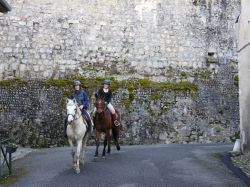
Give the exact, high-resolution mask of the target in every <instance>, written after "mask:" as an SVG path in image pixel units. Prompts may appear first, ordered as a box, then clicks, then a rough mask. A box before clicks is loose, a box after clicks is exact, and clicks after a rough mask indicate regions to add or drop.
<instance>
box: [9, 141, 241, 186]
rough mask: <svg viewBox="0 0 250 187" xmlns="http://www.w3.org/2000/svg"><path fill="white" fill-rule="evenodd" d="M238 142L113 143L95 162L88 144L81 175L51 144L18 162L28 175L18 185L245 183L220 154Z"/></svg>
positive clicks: (66, 151) (67, 152)
mask: <svg viewBox="0 0 250 187" xmlns="http://www.w3.org/2000/svg"><path fill="white" fill-rule="evenodd" d="M232 147H233V145H148V146H123V147H122V150H121V151H120V152H118V151H116V150H115V149H114V147H112V153H111V155H108V156H107V157H106V159H102V158H98V159H97V160H95V159H94V158H93V155H94V147H88V148H87V152H86V163H85V165H84V166H83V167H82V168H81V169H82V170H81V173H80V174H78V175H77V174H75V173H74V172H73V170H72V169H71V157H70V149H69V148H68V147H63V148H51V149H42V150H38V151H35V152H32V153H31V154H29V155H28V156H26V157H25V158H23V159H20V160H17V161H16V162H15V165H16V167H17V168H20V167H22V168H24V170H25V171H26V175H24V176H23V177H22V178H20V179H19V181H18V182H17V183H16V184H14V185H12V186H15V187H22V186H23V187H29V186H31V187H36V186H38V187H40V186H49V187H50V186H51V187H59V186H60V187H64V186H65V187H75V186H76V187H80V186H86V187H92V186H93V187H158V186H159V187H162V186H175V187H182V186H183V187H189V186H190V187H195V186H197V187H203V186H207V187H208V186H209V187H211V186H216V187H223V186H225V187H230V186H235V187H240V186H245V184H244V183H243V182H242V181H241V180H240V179H238V178H237V177H236V176H234V175H233V174H232V173H231V171H229V170H228V169H227V168H226V166H224V164H223V163H222V162H220V160H219V158H218V155H217V154H216V153H220V152H224V151H230V150H232Z"/></svg>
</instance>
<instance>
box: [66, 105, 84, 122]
mask: <svg viewBox="0 0 250 187" xmlns="http://www.w3.org/2000/svg"><path fill="white" fill-rule="evenodd" d="M70 106H71V107H73V106H75V108H74V110H73V111H74V113H73V112H72V111H70V113H69V110H68V107H70ZM77 107H78V106H77V104H76V103H73V104H72V105H67V122H68V123H72V121H74V120H77V119H79V118H80V117H81V115H77ZM69 116H72V118H73V120H72V121H70V122H69V121H68V119H69Z"/></svg>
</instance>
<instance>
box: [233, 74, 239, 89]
mask: <svg viewBox="0 0 250 187" xmlns="http://www.w3.org/2000/svg"><path fill="white" fill-rule="evenodd" d="M233 79H234V84H235V85H237V86H238V85H239V75H234V77H233Z"/></svg>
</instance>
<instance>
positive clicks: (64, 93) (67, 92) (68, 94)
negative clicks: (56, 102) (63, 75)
mask: <svg viewBox="0 0 250 187" xmlns="http://www.w3.org/2000/svg"><path fill="white" fill-rule="evenodd" d="M71 94H72V91H71V90H69V89H67V90H64V91H63V96H65V97H68V96H70V95H71Z"/></svg>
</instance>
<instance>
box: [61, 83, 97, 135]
mask: <svg viewBox="0 0 250 187" xmlns="http://www.w3.org/2000/svg"><path fill="white" fill-rule="evenodd" d="M73 89H74V92H73V94H72V95H71V96H70V97H69V98H70V99H75V100H76V102H77V104H78V107H79V108H80V110H81V112H82V115H83V117H84V119H85V120H86V121H87V124H88V132H90V131H91V129H92V127H93V122H92V120H91V117H90V115H89V113H88V111H87V110H88V107H89V99H88V95H87V93H86V92H85V91H83V90H82V89H81V82H80V81H79V80H74V81H73ZM66 123H67V121H66ZM65 126H66V127H65V134H66V128H67V124H65Z"/></svg>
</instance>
